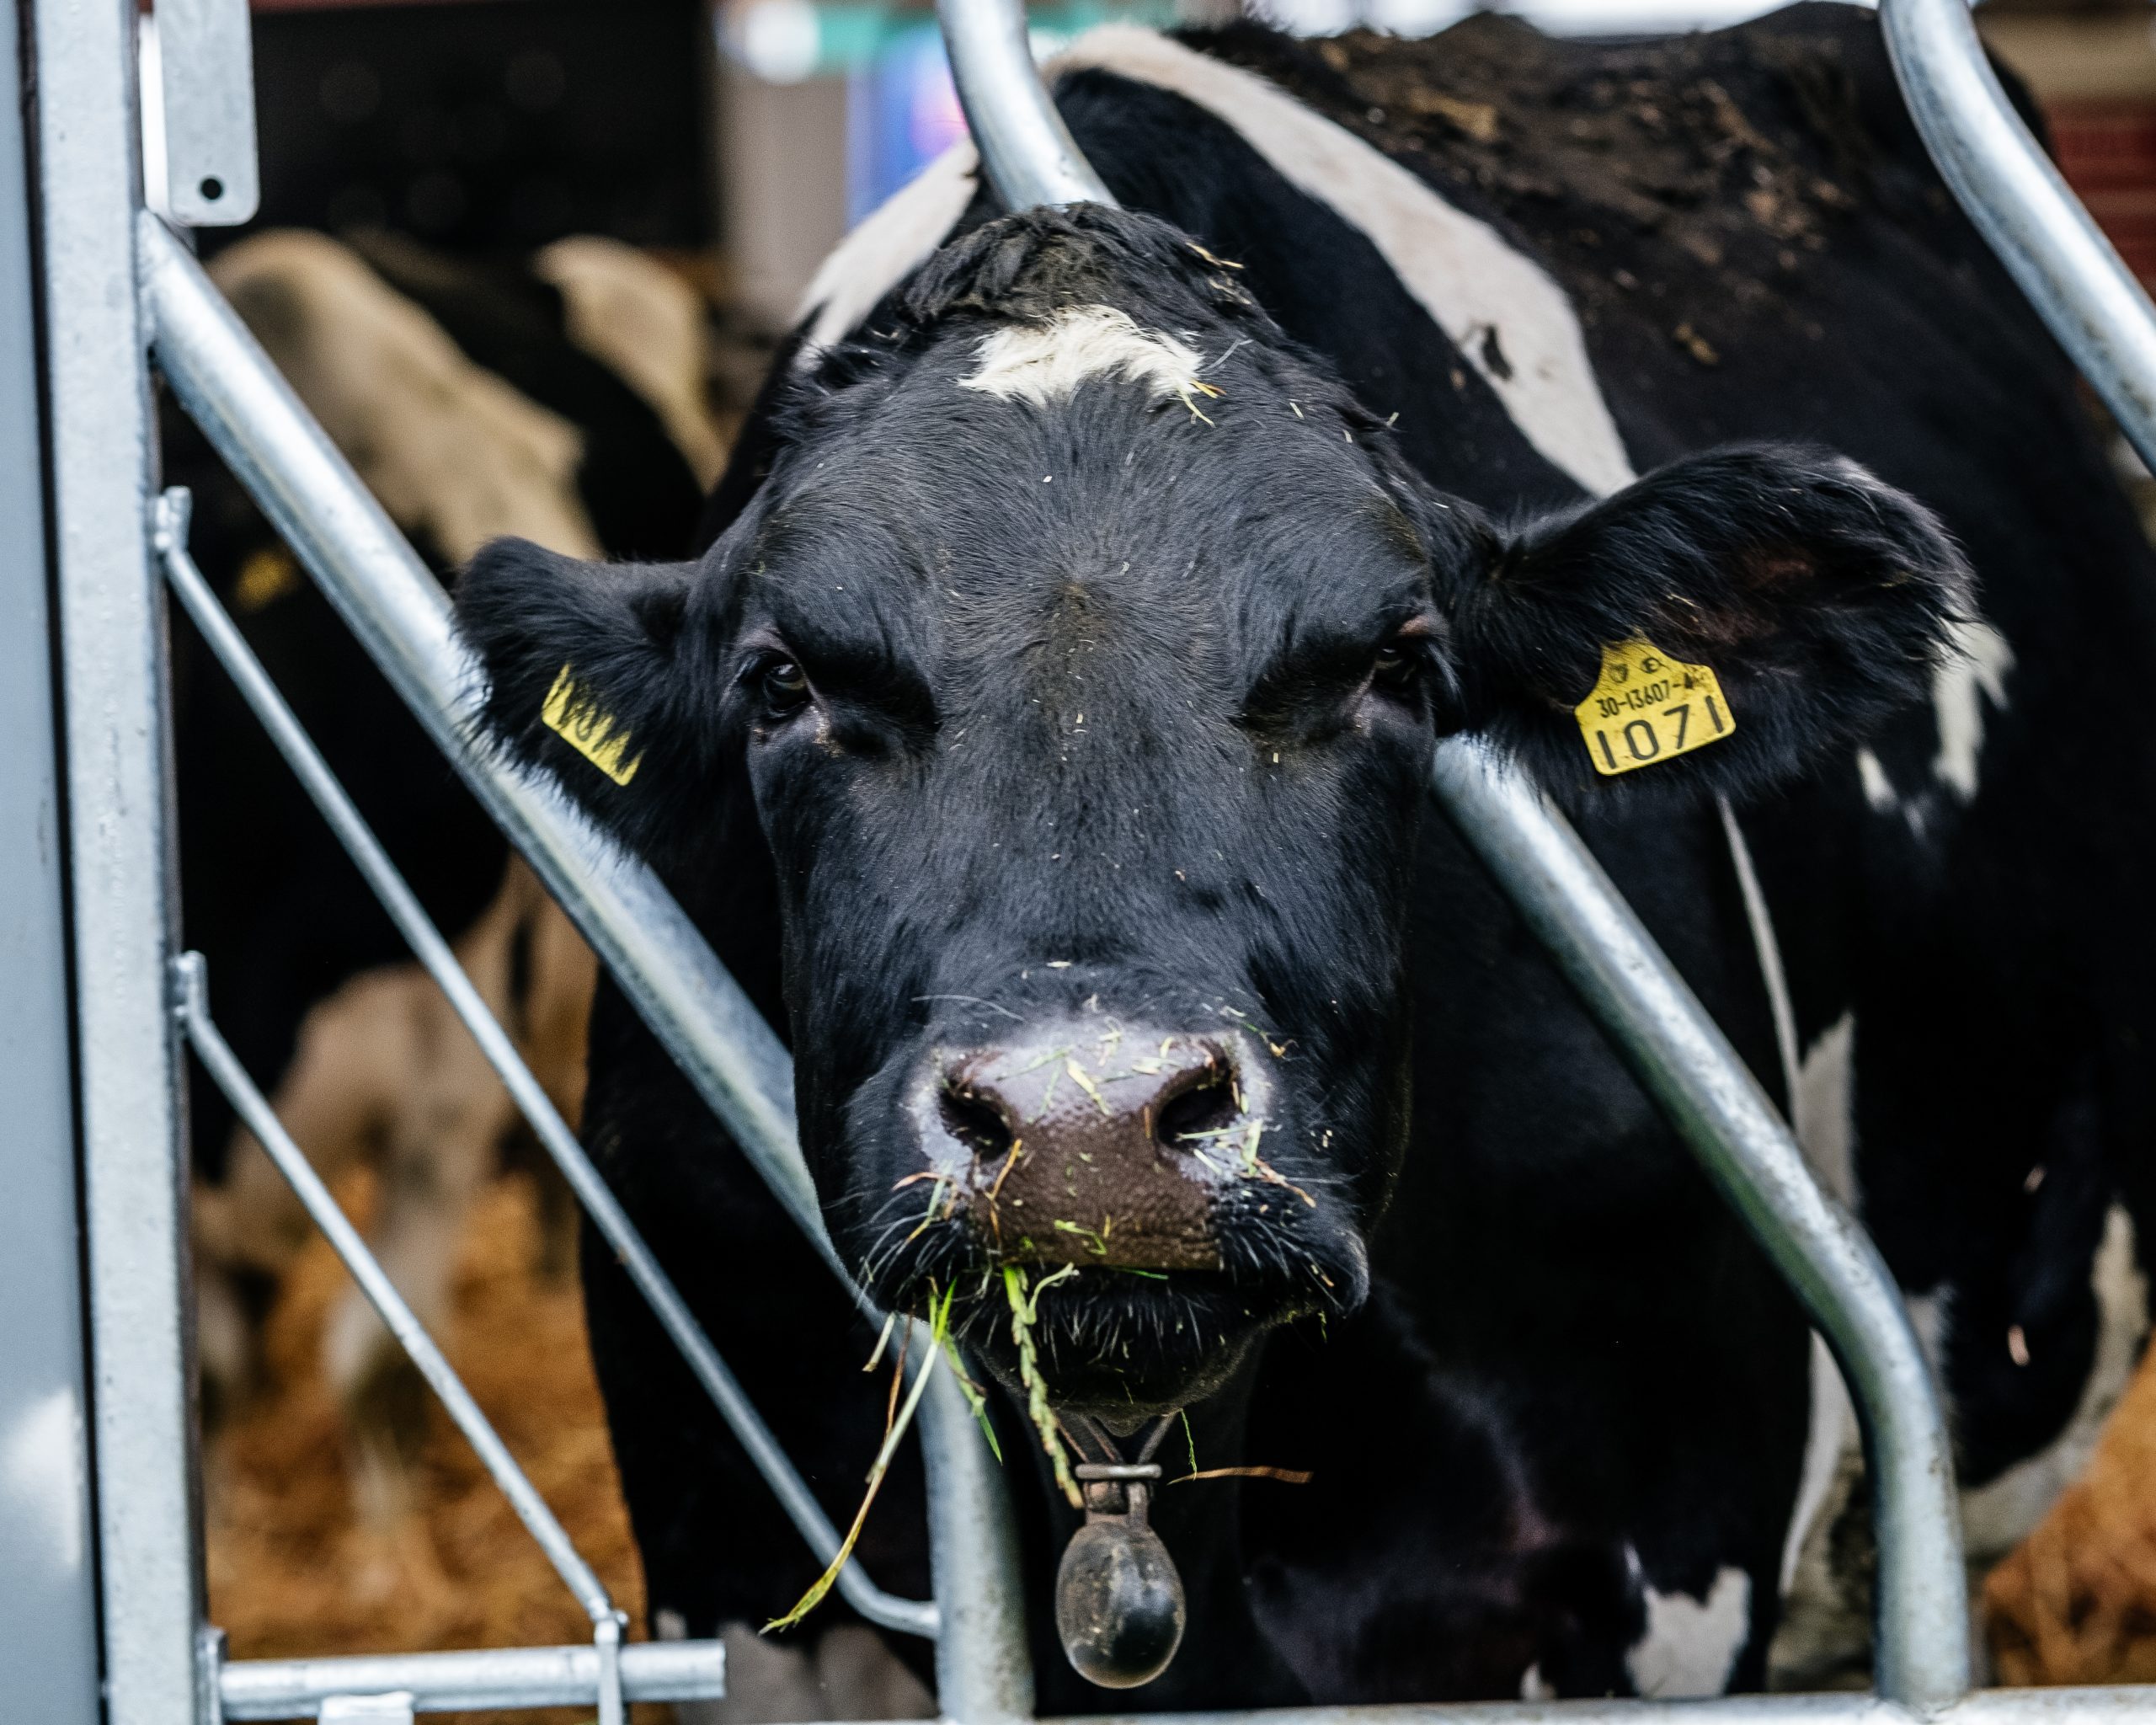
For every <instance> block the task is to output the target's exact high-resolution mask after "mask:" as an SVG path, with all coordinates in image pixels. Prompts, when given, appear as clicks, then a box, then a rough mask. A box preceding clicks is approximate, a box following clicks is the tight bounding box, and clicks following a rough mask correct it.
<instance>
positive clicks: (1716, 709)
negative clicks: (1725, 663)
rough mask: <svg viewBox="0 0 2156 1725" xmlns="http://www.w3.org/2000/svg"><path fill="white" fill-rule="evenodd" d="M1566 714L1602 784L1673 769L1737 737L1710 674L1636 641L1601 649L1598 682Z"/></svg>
mask: <svg viewBox="0 0 2156 1725" xmlns="http://www.w3.org/2000/svg"><path fill="white" fill-rule="evenodd" d="M1572 712H1573V713H1574V715H1575V716H1576V717H1577V718H1578V720H1579V722H1580V735H1581V736H1582V737H1583V738H1584V739H1585V740H1586V741H1587V754H1588V760H1590V761H1593V763H1594V770H1595V771H1596V772H1598V773H1600V774H1601V775H1602V776H1603V777H1604V778H1609V777H1614V776H1615V775H1616V774H1618V773H1620V772H1636V770H1638V769H1639V768H1640V767H1642V766H1653V765H1655V763H1656V762H1657V761H1674V760H1675V759H1676V758H1677V757H1678V756H1679V755H1689V754H1690V753H1691V752H1692V750H1694V749H1704V748H1705V747H1706V745H1708V744H1710V743H1718V742H1720V741H1721V740H1722V739H1723V738H1724V737H1726V736H1727V735H1729V734H1730V733H1731V732H1732V731H1733V730H1735V729H1737V720H1736V718H1734V717H1733V716H1732V713H1730V710H1729V701H1728V698H1727V697H1726V696H1724V695H1723V693H1722V692H1721V683H1720V682H1718V681H1716V678H1715V674H1714V673H1713V672H1712V671H1711V670H1708V669H1707V667H1706V666H1705V665H1686V664H1684V663H1683V662H1682V661H1681V660H1676V659H1673V658H1671V657H1670V656H1669V654H1667V653H1664V652H1663V651H1662V649H1660V648H1658V647H1656V646H1654V645H1652V644H1650V643H1648V642H1646V641H1644V640H1641V639H1637V638H1635V639H1633V640H1630V641H1620V642H1619V643H1617V644H1615V645H1614V646H1609V647H1604V649H1602V676H1601V677H1600V678H1599V679H1598V681H1597V682H1596V683H1595V686H1594V687H1593V689H1592V690H1591V691H1590V692H1588V697H1587V699H1586V700H1584V701H1582V702H1580V704H1579V705H1578V706H1577V707H1575V708H1573V709H1572Z"/></svg>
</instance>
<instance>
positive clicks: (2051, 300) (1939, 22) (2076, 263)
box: [1879, 0, 2156, 468]
mask: <svg viewBox="0 0 2156 1725" xmlns="http://www.w3.org/2000/svg"><path fill="white" fill-rule="evenodd" d="M1879 17H1880V24H1881V28H1882V29H1884V31H1885V33H1886V37H1887V54H1888V56H1889V57H1890V58H1891V59H1892V61H1893V65H1894V75H1895V77H1897V79H1898V80H1899V81H1900V83H1901V86H1902V94H1903V98H1904V99H1906V100H1907V101H1908V104H1909V114H1910V116H1911V117H1912V118H1913V120H1915V121H1916V125H1917V130H1918V131H1919V132H1920V133H1922V134H1923V136H1924V143H1925V144H1926V146H1927V147H1929V149H1930V151H1931V154H1932V159H1933V160H1934V161H1935V162H1936V163H1938V164H1939V171H1940V174H1941V175H1942V176H1943V177H1944V178H1945V181H1946V184H1948V185H1949V186H1950V187H1951V188H1952V189H1953V192H1954V195H1955V196H1956V198H1958V199H1960V200H1961V207H1962V208H1963V209H1964V210H1966V211H1967V212H1968V215H1969V219H1970V220H1971V221H1972V222H1975V223H1976V225H1977V232H1980V233H1982V234H1983V237H1984V238H1985V239H1986V240H1987V241H1988V242H1989V243H1990V245H1991V248H1992V249H1993V251H1994V252H1996V253H1998V254H1999V261H2000V262H2001V263H2003V264H2005V266H2006V268H2007V270H2008V271H2009V273H2010V274H2011V275H2013V277H2014V279H2015V281H2017V282H2018V283H2020V287H2021V291H2022V292H2024V293H2025V294H2026V295H2028V296H2029V300H2030V302H2031V304H2032V305H2034V306H2035V307H2036V311H2037V312H2038V313H2039V314H2040V315H2041V317H2042V318H2043V320H2044V322H2045V323H2047V324H2049V325H2050V326H2051V330H2052V334H2053V335H2054V336H2056V337H2057V339H2058V343H2059V345H2060V346H2062V347H2063V348H2064V349H2065V350H2066V351H2067V354H2068V357H2069V358H2071V359H2072V360H2073V363H2074V364H2075V365H2076V366H2079V367H2080V368H2081V374H2082V376H2084V377H2086V378H2087V379H2088V380H2089V385H2090V387H2093V388H2094V389H2095V392H2096V393H2097V394H2098V395H2100V396H2101V397H2102V398H2103V399H2104V403H2105V406H2106V407H2108V408H2110V409H2111V413H2112V414H2113V415H2114V417H2116V419H2117V420H2118V422H2119V426H2120V429H2121V430H2123V431H2124V432H2125V433H2126V435H2127V438H2128V440H2129V441H2132V445H2133V446H2134V447H2135V448H2136V449H2137V450H2138V451H2140V452H2141V458H2142V460H2143V461H2144V462H2147V463H2148V465H2149V466H2150V467H2152V468H2156V307H2152V306H2151V305H2150V303H2149V300H2148V293H2147V292H2146V291H2144V290H2143V287H2142V286H2141V284H2140V282H2139V281H2137V280H2135V278H2134V275H2133V272H2132V270H2128V269H2127V266H2126V264H2124V263H2123V262H2122V261H2121V259H2120V258H2119V254H2118V253H2117V252H2116V250H2114V249H2113V248H2112V246H2111V242H2110V241H2109V240H2107V239H2105V238H2104V236H2103V234H2102V232H2100V230H2099V229H2098V227H2097V226H2096V224H2095V222H2094V221H2093V220H2091V219H2090V217H2089V212H2088V211H2086V210H2084V208H2083V207H2082V206H2081V201H2080V200H2079V199H2078V198H2076V197H2075V196H2074V195H2073V192H2072V190H2069V189H2068V185H2067V184H2066V181H2065V180H2064V179H2062V178H2061V177H2060V175H2059V172H2058V169H2057V168H2055V167H2053V166H2052V162H2051V158H2049V157H2048V156H2047V155H2046V154H2045V153H2044V151H2043V147H2042V146H2041V145H2040V144H2038V143H2037V142H2036V139H2035V137H2034V136H2031V133H2030V131H2029V128H2028V127H2027V126H2025V125H2024V124H2023V123H2022V120H2021V116H2020V115H2018V114H2017V113H2015V111H2014V106H2013V104H2012V103H2010V102H2009V101H2008V100H2007V98H2006V92H2005V91H2004V89H2002V88H2000V87H1999V77H1998V75H1997V74H1996V73H1995V72H1993V70H1992V68H1991V62H1990V61H1988V59H1986V58H1985V56H1984V49H1983V42H1982V41H1981V40H1979V39H1978V37H1977V27H1976V24H1975V23H1974V21H1973V20H1972V19H1971V18H1970V15H1969V7H1968V3H1967V0H1881V4H1880V8H1879Z"/></svg>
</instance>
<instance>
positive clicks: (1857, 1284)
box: [1432, 737, 1970, 1713]
mask: <svg viewBox="0 0 2156 1725" xmlns="http://www.w3.org/2000/svg"><path fill="white" fill-rule="evenodd" d="M1432 782H1433V784H1434V785H1435V786H1436V788H1437V792H1438V798H1439V799H1440V800H1441V801H1442V802H1443V803H1444V805H1445V807H1446V809H1448V810H1449V812H1450V814H1451V815H1452V817H1453V820H1454V822H1455V824H1456V825H1458V826H1459V828H1460V833H1461V836H1463V837H1465V839H1466V840H1467V841H1468V843H1469V844H1470V845H1471V846H1473V847H1474V849H1475V851H1476V854H1477V855H1479V856H1480V857H1481V858H1482V860H1483V861H1484V863H1486V864H1487V865H1488V866H1489V868H1490V871H1491V873H1492V874H1494V875H1495V876H1496V877H1497V882H1498V884H1499V885H1500V887H1502V889H1503V890H1504V893H1505V895H1506V896H1507V897H1508V898H1509V899H1511V900H1512V901H1513V904H1514V905H1517V906H1518V909H1519V912H1520V915H1521V916H1523V917H1524V918H1525V919H1526V921H1527V924H1528V927H1529V928H1531V929H1533V930H1534V933H1535V934H1536V936H1537V937H1539V938H1540V940H1541V942H1542V943H1543V944H1544V945H1545V947H1547V948H1549V950H1550V955H1551V957H1553V958H1554V959H1556V961H1557V964H1558V966H1559V968H1560V969H1562V970H1563V971H1564V973H1565V975H1566V977H1567V978H1568V979H1569V980H1571V982H1572V985H1573V986H1574V987H1575V988H1576V989H1577V990H1578V991H1579V992H1580V996H1581V997H1582V1000H1584V1001H1585V1002H1586V1004H1587V1006H1588V1009H1589V1010H1590V1011H1591V1012H1593V1014H1594V1016H1595V1017H1597V1018H1598V1019H1599V1020H1600V1021H1601V1023H1602V1026H1603V1028H1604V1029H1605V1030H1607V1031H1608V1032H1609V1036H1610V1039H1611V1040H1612V1041H1613V1042H1614V1043H1615V1044H1616V1045H1617V1046H1618V1048H1619V1049H1620V1050H1621V1051H1622V1052H1623V1053H1624V1055H1625V1058H1626V1059H1627V1060H1629V1061H1630V1063H1631V1065H1632V1068H1633V1070H1634V1071H1636V1073H1637V1074H1638V1075H1639V1077H1640V1080H1641V1083H1642V1084H1644V1085H1645V1086H1646V1090H1647V1092H1648V1094H1650V1095H1651V1096H1652V1097H1654V1099H1655V1100H1656V1102H1657V1103H1659V1104H1660V1105H1661V1107H1662V1110H1663V1112H1664V1113H1665V1114H1668V1117H1669V1120H1670V1124H1672V1125H1673V1126H1674V1127H1676V1129H1677V1130H1678V1135H1680V1136H1681V1137H1682V1138H1683V1139H1684V1141H1685V1143H1686V1144H1687V1145H1689V1146H1690V1148H1691V1150H1692V1152H1693V1154H1694V1156H1698V1157H1699V1159H1700V1165H1701V1166H1702V1167H1705V1170H1706V1171H1707V1173H1708V1175H1709V1177H1710V1178H1711V1179H1712V1180H1713V1181H1714V1183H1715V1184H1716V1186H1717V1187H1719V1188H1721V1194H1722V1195H1723V1197H1724V1198H1726V1199H1727V1200H1728V1201H1729V1204H1730V1205H1731V1207H1732V1209H1734V1210H1736V1211H1737V1215H1740V1216H1741V1217H1742V1218H1743V1220H1744V1222H1745V1225H1746V1226H1748V1227H1749V1228H1750V1229H1751V1231H1752V1233H1753V1237H1755V1238H1756V1239H1757V1240H1758V1242H1759V1243H1760V1245H1761V1246H1763V1247H1764V1248H1765V1249H1766V1252H1767V1255H1768V1257H1769V1258H1770V1259H1772V1260H1773V1263H1774V1268H1776V1269H1778V1270H1780V1272H1781V1274H1782V1276H1783V1277H1784V1279H1785V1280H1787V1282H1788V1283H1789V1284H1790V1287H1791V1288H1792V1289H1793V1290H1795V1291H1796V1296H1797V1298H1798V1299H1799V1300H1801V1301H1802V1302H1803V1305H1804V1308H1805V1310H1806V1312H1807V1313H1809V1314H1810V1316H1811V1318H1812V1322H1813V1324H1814V1325H1815V1326H1817V1328H1818V1330H1819V1332H1820V1333H1821V1334H1822V1335H1823V1336H1824V1337H1825V1338H1827V1343H1828V1346H1829V1347H1830V1348H1833V1351H1834V1357H1835V1359H1837V1360H1838V1361H1839V1362H1840V1364H1841V1368H1842V1375H1843V1376H1844V1378H1845V1379H1846V1380H1847V1381H1848V1382H1849V1390H1850V1393H1851V1395H1852V1396H1853V1397H1854V1399H1855V1402H1856V1406H1857V1412H1858V1414H1859V1417H1860V1423H1862V1425H1863V1428H1864V1434H1865V1454H1866V1457H1867V1460H1868V1461H1869V1464H1870V1480H1871V1493H1872V1496H1871V1503H1872V1522H1873V1525H1874V1528H1875V1530H1876V1533H1877V1536H1878V1542H1879V1577H1878V1586H1877V1598H1876V1623H1877V1641H1876V1652H1875V1655H1874V1681H1875V1683H1876V1686H1877V1689H1878V1692H1879V1693H1880V1695H1881V1696H1884V1697H1885V1698H1887V1700H1890V1701H1899V1702H1900V1703H1902V1705H1903V1706H1907V1707H1908V1708H1910V1709H1911V1710H1913V1711H1914V1712H1919V1713H1922V1712H1929V1711H1931V1710H1933V1709H1935V1708H1937V1707H1940V1706H1945V1705H1946V1704H1947V1703H1948V1702H1950V1701H1956V1700H1958V1699H1959V1698H1960V1697H1961V1696H1963V1695H1964V1694H1966V1693H1967V1690H1968V1688H1969V1683H1970V1663H1969V1601H1968V1582H1967V1575H1966V1573H1965V1572H1964V1570H1963V1568H1962V1564H1961V1511H1960V1505H1959V1504H1958V1503H1957V1502H1956V1496H1955V1489H1954V1455H1953V1450H1952V1447H1951V1444H1950V1442H1949V1440H1948V1438H1947V1434H1946V1424H1945V1419H1944V1418H1943V1417H1942V1415H1941V1413H1940V1406H1939V1397H1938V1394H1937V1392H1936V1391H1935V1388H1934V1387H1933V1384H1932V1381H1931V1373H1930V1370H1929V1368H1928V1367H1927V1366H1926V1365H1925V1363H1924V1354H1923V1351H1922V1350H1921V1349H1920V1348H1919V1347H1918V1346H1917V1338H1916V1333H1915V1332H1914V1331H1913V1330H1912V1329H1911V1328H1910V1327H1909V1318H1908V1309H1907V1308H1906V1307H1905V1306H1903V1303H1902V1297H1901V1292H1900V1290H1898V1289H1897V1287H1896V1286H1895V1284H1894V1279H1893V1278H1892V1275H1891V1274H1889V1273H1888V1271H1887V1265H1886V1263H1885V1262H1884V1261H1883V1260H1882V1259H1881V1258H1880V1256H1879V1250H1878V1248H1877V1247H1876V1246H1874V1245H1873V1244H1872V1243H1871V1240H1870V1236H1867V1235H1866V1234H1865V1231H1863V1229H1861V1228H1860V1227H1859V1226H1857V1225H1856V1223H1855V1222H1854V1220H1851V1219H1850V1217H1849V1215H1848V1214H1847V1213H1846V1212H1845V1211H1844V1210H1842V1209H1841V1207H1840V1206H1839V1205H1838V1204H1836V1203H1835V1202H1834V1201H1833V1199H1831V1198H1829V1197H1828V1195H1827V1194H1826V1193H1825V1192H1823V1191H1822V1189H1821V1188H1820V1186H1819V1183H1818V1182H1817V1180H1815V1179H1814V1178H1812V1171H1811V1169H1810V1168H1809V1167H1807V1166H1806V1163H1805V1161H1804V1155H1803V1152H1802V1151H1801V1150H1799V1149H1798V1147H1797V1144H1796V1139H1795V1138H1793V1137H1792V1136H1791V1135H1790V1130H1789V1128H1788V1127H1787V1126H1785V1124H1783V1123H1782V1120H1781V1117H1780V1115H1779V1114H1776V1113H1775V1112H1774V1104H1773V1103H1770V1102H1769V1101H1768V1099H1767V1097H1766V1093H1765V1092H1764V1091H1762V1090H1761V1089H1760V1088H1759V1086H1758V1081H1756V1080H1755V1079H1754V1078H1753V1076H1752V1074H1751V1073H1750V1072H1749V1071H1748V1070H1747V1069H1746V1068H1745V1065H1744V1063H1743V1062H1742V1060H1740V1059H1739V1058H1738V1057H1737V1050H1736V1049H1733V1048H1732V1047H1731V1046H1730V1045H1729V1042H1728V1039H1726V1038H1725V1037H1724V1036H1723V1035H1722V1033H1721V1030H1720V1029H1719V1028H1716V1024H1715V1023H1714V1021H1713V1020H1712V1019H1711V1018H1710V1017H1708V1016H1707V1013H1706V1010H1705V1007H1701V1006H1700V1002H1699V999H1698V997H1697V996H1694V994H1693V992H1692V991H1691V990H1690V988H1689V987H1688V986H1687V985H1686V984H1685V982H1684V978H1683V977H1681V976H1680V975H1678V974H1677V969H1676V967H1675V966H1673V964H1671V963H1670V962H1669V960H1668V958H1666V957H1665V956H1664V955H1663V954H1662V950H1661V948H1659V947H1657V945H1656V944H1655V942H1654V937H1653V936H1652V935H1650V934H1649V933H1648V932H1647V931H1646V927H1644V925H1642V924H1641V921H1640V920H1639V918H1638V917H1637V916H1636V915H1634V914H1633V911H1632V908H1631V906H1630V905H1627V904H1626V903H1625V900H1624V898H1623V896H1622V895H1620V893H1619V892H1618V890H1617V889H1616V887H1615V886H1614V884H1612V883H1611V881H1610V879H1609V876H1608V875H1607V874H1605V873H1603V870H1602V865H1601V864H1600V863H1597V862H1596V861H1595V860H1594V857H1593V854H1592V853H1591V852H1589V851H1588V848H1587V846H1585V845H1583V844H1582V843H1581V842H1580V839H1579V836H1578V835H1577V833H1575V832H1574V831H1573V830H1572V826H1571V825H1570V824H1569V823H1568V822H1567V821H1566V820H1565V818H1564V816H1563V815H1561V814H1559V813H1558V812H1557V810H1556V808H1555V807H1554V806H1553V805H1552V804H1550V802H1549V800H1548V799H1547V798H1545V797H1544V796H1543V795H1542V794H1541V793H1540V792H1539V791H1537V790H1536V789H1535V788H1534V786H1533V785H1532V784H1530V783H1529V782H1528V781H1527V780H1526V779H1525V778H1524V777H1523V776H1522V775H1521V774H1520V773H1519V772H1518V771H1517V770H1515V769H1513V768H1511V767H1509V766H1507V765H1505V764H1504V763H1503V762H1502V761H1501V760H1500V759H1499V757H1498V756H1497V753H1496V752H1495V750H1493V749H1492V747H1491V746H1490V745H1488V744H1487V743H1486V742H1484V741H1482V740H1481V739H1480V738H1471V737H1456V738H1451V739H1448V740H1446V741H1445V742H1444V743H1443V744H1441V745H1439V747H1438V752H1437V757H1436V762H1435V766H1434V769H1433V773H1432Z"/></svg>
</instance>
